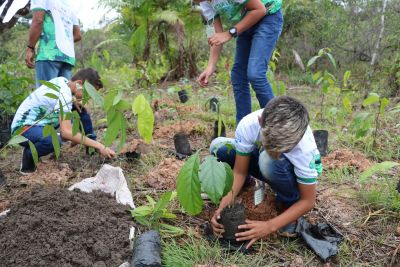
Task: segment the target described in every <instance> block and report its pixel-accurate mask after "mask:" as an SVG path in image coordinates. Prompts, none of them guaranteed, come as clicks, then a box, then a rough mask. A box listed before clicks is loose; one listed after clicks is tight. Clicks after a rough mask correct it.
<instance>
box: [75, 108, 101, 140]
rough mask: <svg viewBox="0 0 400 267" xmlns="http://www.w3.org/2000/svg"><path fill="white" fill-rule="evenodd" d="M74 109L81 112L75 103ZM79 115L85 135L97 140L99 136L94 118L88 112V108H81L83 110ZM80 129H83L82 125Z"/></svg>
mask: <svg viewBox="0 0 400 267" xmlns="http://www.w3.org/2000/svg"><path fill="white" fill-rule="evenodd" d="M72 110H73V111H74V110H76V111H77V112H78V113H79V111H78V110H77V109H76V107H75V105H74V106H73V107H72ZM79 117H80V119H81V122H82V126H83V131H84V132H85V135H86V136H87V137H89V138H90V139H92V140H96V139H97V136H96V133H95V132H94V129H93V123H92V119H91V118H90V114H89V113H88V112H87V110H86V109H85V108H82V109H81V112H80V113H79ZM80 129H81V131H82V127H80Z"/></svg>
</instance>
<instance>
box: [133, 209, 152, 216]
mask: <svg viewBox="0 0 400 267" xmlns="http://www.w3.org/2000/svg"><path fill="white" fill-rule="evenodd" d="M152 212H153V208H152V207H149V206H140V207H137V208H135V209H133V210H131V215H132V217H134V218H136V217H143V216H148V215H150V214H151V213H152Z"/></svg>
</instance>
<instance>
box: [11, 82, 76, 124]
mask: <svg viewBox="0 0 400 267" xmlns="http://www.w3.org/2000/svg"><path fill="white" fill-rule="evenodd" d="M49 82H51V83H52V84H55V85H57V86H58V87H59V88H60V89H59V92H57V91H55V90H53V89H50V88H48V87H47V86H45V85H42V86H40V87H39V88H38V89H36V90H35V91H33V92H32V93H31V94H30V95H29V96H28V97H27V98H26V99H25V100H24V101H23V102H22V104H21V105H20V106H19V107H18V110H17V113H16V114H15V116H14V120H13V122H12V124H11V131H12V132H14V131H15V130H17V129H18V128H20V127H22V126H28V125H37V126H46V125H53V126H54V127H55V128H57V127H58V126H59V116H60V101H61V105H62V109H63V111H64V113H66V112H70V111H71V110H72V93H71V89H70V88H69V87H68V80H67V79H65V78H63V77H58V78H54V79H52V80H50V81H49ZM48 93H50V94H53V95H56V96H58V99H54V98H51V97H48V96H46V94H48ZM59 100H60V101H59Z"/></svg>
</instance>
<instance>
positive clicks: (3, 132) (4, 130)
mask: <svg viewBox="0 0 400 267" xmlns="http://www.w3.org/2000/svg"><path fill="white" fill-rule="evenodd" d="M11 122H12V117H7V118H6V119H4V120H2V121H0V148H3V147H4V146H5V145H6V144H7V142H8V140H10V138H11Z"/></svg>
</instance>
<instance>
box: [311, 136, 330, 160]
mask: <svg viewBox="0 0 400 267" xmlns="http://www.w3.org/2000/svg"><path fill="white" fill-rule="evenodd" d="M313 134H314V139H315V142H316V143H317V148H318V150H319V153H320V154H321V156H322V157H324V156H326V155H327V154H328V131H326V130H315V131H314V132H313Z"/></svg>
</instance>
